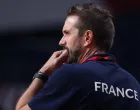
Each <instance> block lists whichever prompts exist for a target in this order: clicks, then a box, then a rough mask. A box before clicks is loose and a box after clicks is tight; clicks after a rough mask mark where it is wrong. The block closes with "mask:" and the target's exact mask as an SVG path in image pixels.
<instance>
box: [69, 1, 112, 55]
mask: <svg viewBox="0 0 140 110" xmlns="http://www.w3.org/2000/svg"><path fill="white" fill-rule="evenodd" d="M71 15H77V16H78V17H79V18H80V21H81V22H80V23H79V26H78V28H79V34H80V35H81V34H83V33H84V32H85V31H86V30H91V31H92V32H93V34H94V36H95V43H96V45H97V47H98V49H100V50H103V51H106V52H108V51H109V50H110V48H111V47H112V44H113V40H114V36H115V29H114V24H113V21H112V15H111V14H110V12H109V11H107V10H106V9H104V8H102V7H101V6H99V5H97V4H93V3H88V4H76V5H74V6H72V7H70V9H69V10H68V12H67V17H68V16H71Z"/></svg>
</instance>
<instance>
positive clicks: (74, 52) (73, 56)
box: [64, 44, 82, 64]
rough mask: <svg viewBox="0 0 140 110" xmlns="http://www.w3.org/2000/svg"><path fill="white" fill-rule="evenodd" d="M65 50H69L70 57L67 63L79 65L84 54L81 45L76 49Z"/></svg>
mask: <svg viewBox="0 0 140 110" xmlns="http://www.w3.org/2000/svg"><path fill="white" fill-rule="evenodd" d="M64 49H67V50H68V57H67V61H66V63H68V64H72V63H77V62H78V59H79V57H80V55H81V53H82V49H81V45H80V44H79V45H78V46H77V48H75V49H71V48H68V47H64Z"/></svg>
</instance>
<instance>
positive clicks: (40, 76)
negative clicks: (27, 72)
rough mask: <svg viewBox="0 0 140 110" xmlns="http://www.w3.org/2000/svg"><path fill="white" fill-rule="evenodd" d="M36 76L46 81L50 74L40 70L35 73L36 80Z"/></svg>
mask: <svg viewBox="0 0 140 110" xmlns="http://www.w3.org/2000/svg"><path fill="white" fill-rule="evenodd" d="M35 78H38V79H40V80H42V81H43V82H44V83H45V82H46V81H47V80H48V76H47V75H44V74H43V73H42V72H40V71H39V72H37V73H35V74H34V76H33V80H34V79H35Z"/></svg>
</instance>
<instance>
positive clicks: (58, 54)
mask: <svg viewBox="0 0 140 110" xmlns="http://www.w3.org/2000/svg"><path fill="white" fill-rule="evenodd" d="M63 51H64V50H59V51H56V52H54V53H53V56H54V57H59V56H60V55H61V54H62V52H63Z"/></svg>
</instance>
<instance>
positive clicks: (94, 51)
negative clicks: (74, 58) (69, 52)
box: [78, 49, 105, 63]
mask: <svg viewBox="0 0 140 110" xmlns="http://www.w3.org/2000/svg"><path fill="white" fill-rule="evenodd" d="M102 53H105V52H104V51H100V50H98V49H87V50H86V51H85V52H84V53H82V54H81V55H80V57H79V59H78V63H83V62H84V61H85V60H86V59H87V58H88V57H89V56H91V55H93V54H102Z"/></svg>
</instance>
